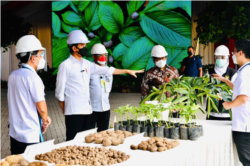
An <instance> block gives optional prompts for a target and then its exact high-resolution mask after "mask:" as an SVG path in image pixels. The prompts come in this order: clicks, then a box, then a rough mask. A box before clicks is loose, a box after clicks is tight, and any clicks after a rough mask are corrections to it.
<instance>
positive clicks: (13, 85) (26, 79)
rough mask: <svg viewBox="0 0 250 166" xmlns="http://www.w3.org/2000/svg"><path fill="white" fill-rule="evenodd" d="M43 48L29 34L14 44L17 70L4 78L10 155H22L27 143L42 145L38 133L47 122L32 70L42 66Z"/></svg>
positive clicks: (40, 85) (40, 89)
mask: <svg viewBox="0 0 250 166" xmlns="http://www.w3.org/2000/svg"><path fill="white" fill-rule="evenodd" d="M44 52H45V48H43V47H42V45H41V43H40V41H39V40H38V39H37V38H36V37H35V36H33V35H26V36H23V37H21V38H20V39H19V40H18V41H17V44H16V53H17V55H16V56H17V58H18V59H20V61H21V62H20V67H21V68H19V69H17V70H15V71H13V72H12V73H11V74H10V76H9V79H8V105H9V124H10V125H9V129H10V131H9V134H10V150H11V154H21V153H24V151H25V149H26V147H27V146H28V145H31V144H35V143H39V142H43V136H42V134H43V133H45V131H46V129H47V127H48V126H49V125H50V123H51V119H50V118H49V116H48V112H47V105H46V102H45V98H44V85H43V82H42V80H41V78H40V77H39V76H38V75H37V73H36V70H41V69H43V68H44V66H45V63H46V62H45V60H44V56H45V55H44Z"/></svg>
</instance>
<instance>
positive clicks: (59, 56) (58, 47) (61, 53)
mask: <svg viewBox="0 0 250 166" xmlns="http://www.w3.org/2000/svg"><path fill="white" fill-rule="evenodd" d="M54 42H55V43H56V44H55V45H53V48H52V54H53V55H56V56H53V59H52V64H53V67H54V68H58V67H59V65H60V64H61V63H62V62H63V61H64V60H65V59H67V58H68V57H69V56H70V52H69V48H68V45H67V38H60V39H54V40H53V43H54Z"/></svg>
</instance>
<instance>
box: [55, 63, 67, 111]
mask: <svg viewBox="0 0 250 166" xmlns="http://www.w3.org/2000/svg"><path fill="white" fill-rule="evenodd" d="M67 77H68V72H67V68H66V66H65V65H64V64H61V65H60V66H59V69H58V73H57V78H56V90H55V92H56V94H55V96H56V98H57V99H58V101H59V104H60V107H61V109H62V111H63V114H64V112H65V110H64V91H65V87H66V81H67Z"/></svg>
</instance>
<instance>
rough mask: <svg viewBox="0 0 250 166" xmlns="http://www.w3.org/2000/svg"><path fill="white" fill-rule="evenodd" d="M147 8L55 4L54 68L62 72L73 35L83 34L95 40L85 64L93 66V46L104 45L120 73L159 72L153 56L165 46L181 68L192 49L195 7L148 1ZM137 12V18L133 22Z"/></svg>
mask: <svg viewBox="0 0 250 166" xmlns="http://www.w3.org/2000/svg"><path fill="white" fill-rule="evenodd" d="M144 3H145V1H121V2H118V1H117V2H116V1H76V0H74V1H55V2H52V47H53V48H52V54H53V67H54V68H58V66H59V65H60V63H61V62H62V61H64V60H65V59H67V58H68V57H69V55H70V53H69V48H68V46H67V43H66V41H67V37H68V34H69V33H70V32H71V31H73V30H83V32H84V33H85V34H86V35H87V36H88V39H89V40H90V43H88V44H87V46H86V47H87V48H88V49H89V51H88V55H87V56H86V59H88V60H90V61H93V58H92V55H91V48H92V46H93V45H94V44H96V43H101V44H103V45H104V46H105V47H106V49H107V50H108V52H109V55H112V56H113V57H114V63H113V65H114V66H115V67H118V68H127V69H146V70H148V69H150V68H151V67H153V66H155V64H154V62H153V59H152V58H151V50H152V48H153V46H154V45H157V44H160V45H162V46H164V47H165V49H166V51H167V52H168V60H167V64H168V65H170V66H174V67H176V68H180V62H181V61H182V60H183V58H185V57H186V56H187V51H186V50H187V47H188V46H190V45H191V22H190V17H189V16H191V1H168V0H167V1H149V2H148V4H147V6H146V7H145V6H143V4H144ZM177 8H181V9H183V10H185V11H186V12H187V13H188V14H185V13H184V14H183V11H182V10H180V9H178V10H177ZM175 9H176V10H175ZM180 11H181V13H179V12H180ZM133 12H137V13H135V14H134V15H133V18H131V14H132V13H133ZM126 13H128V15H127V16H125V15H126ZM124 14H125V15H124ZM188 15H189V16H188ZM124 19H125V20H126V22H124ZM56 73H57V70H55V72H54V74H56Z"/></svg>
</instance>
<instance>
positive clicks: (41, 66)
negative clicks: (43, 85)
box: [35, 57, 46, 70]
mask: <svg viewBox="0 0 250 166" xmlns="http://www.w3.org/2000/svg"><path fill="white" fill-rule="evenodd" d="M36 58H37V57H36ZM37 59H38V58H37ZM38 60H39V59H38ZM45 63H46V61H45V60H44V58H41V59H40V60H39V63H38V65H37V64H36V63H35V64H36V65H37V70H41V69H43V68H44V67H45Z"/></svg>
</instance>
